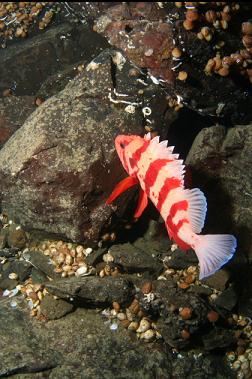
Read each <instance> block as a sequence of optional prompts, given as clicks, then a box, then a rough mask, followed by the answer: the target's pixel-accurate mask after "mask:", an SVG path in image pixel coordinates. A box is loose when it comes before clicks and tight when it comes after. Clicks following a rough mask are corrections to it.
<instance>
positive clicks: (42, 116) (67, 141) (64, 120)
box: [0, 51, 142, 241]
mask: <svg viewBox="0 0 252 379" xmlns="http://www.w3.org/2000/svg"><path fill="white" fill-rule="evenodd" d="M114 57H116V59H114V60H115V61H116V62H117V63H118V66H116V64H115V63H113V62H112V58H113V53H109V52H108V51H106V52H104V53H102V54H101V55H100V56H99V58H97V60H96V62H95V63H94V62H91V64H90V65H89V66H87V68H86V70H85V71H84V72H82V73H81V74H80V75H79V76H77V77H76V78H75V79H73V80H72V81H71V82H70V83H69V84H68V85H67V87H66V88H65V89H64V90H63V91H62V92H60V93H59V94H58V95H56V96H54V97H52V98H50V99H48V100H47V101H46V102H44V103H43V104H42V105H41V106H40V107H39V108H38V109H37V110H36V111H35V112H34V113H33V115H32V116H31V117H30V118H29V119H28V120H27V122H26V123H25V124H24V125H23V126H22V128H20V129H19V130H18V131H17V132H16V134H15V136H13V138H12V139H11V140H9V141H8V142H7V143H6V144H5V146H4V148H3V149H2V150H1V152H0V183H1V184H0V191H1V194H2V196H1V198H2V209H3V210H4V211H6V212H7V213H8V214H9V215H10V216H11V217H12V216H14V219H16V220H20V221H21V223H22V225H23V226H24V227H26V228H27V229H39V230H42V231H45V232H49V233H54V234H58V235H61V236H63V237H64V238H70V239H71V240H74V241H81V240H85V239H89V240H97V238H98V236H99V234H100V232H101V229H102V228H103V227H104V225H105V224H106V222H108V220H109V218H110V216H111V214H112V207H109V206H107V205H106V204H105V200H106V197H107V196H108V194H109V193H110V192H111V191H112V189H113V187H114V185H115V184H116V183H117V182H118V181H119V180H120V179H122V178H123V177H124V176H125V174H124V171H123V168H122V165H121V163H120V161H119V159H118V157H117V154H116V153H115V149H114V139H115V136H116V135H117V134H119V133H126V134H133V133H134V134H140V133H141V132H142V127H141V124H142V112H141V110H140V109H139V108H136V109H135V113H134V114H131V113H128V112H127V111H125V107H126V105H125V104H124V103H123V104H121V103H120V102H119V104H114V102H113V101H110V99H109V96H112V98H113V97H115V98H116V96H115V95H114V94H113V89H115V87H114V85H115V83H114V79H113V75H114V71H116V70H120V69H121V66H122V65H123V64H124V63H125V60H124V59H123V58H122V56H121V55H120V53H114ZM127 83H128V85H127V86H126V85H125V91H127V93H128V94H129V96H128V97H127V101H128V102H129V103H130V102H133V101H135V102H136V101H137V99H138V94H137V90H136V88H135V87H134V85H133V84H132V82H131V79H130V78H128V79H127ZM127 93H126V94H127ZM119 100H120V97H119ZM115 101H117V100H115ZM126 198H127V195H126V197H123V198H122V199H123V200H124V201H122V200H121V204H124V206H126V205H127V202H125V199H126ZM123 208H124V207H123V206H121V212H122V211H123ZM114 209H116V208H115V207H114Z"/></svg>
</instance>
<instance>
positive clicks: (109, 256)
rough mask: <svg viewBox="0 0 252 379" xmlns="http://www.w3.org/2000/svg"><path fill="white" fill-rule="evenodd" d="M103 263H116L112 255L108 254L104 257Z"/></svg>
mask: <svg viewBox="0 0 252 379" xmlns="http://www.w3.org/2000/svg"><path fill="white" fill-rule="evenodd" d="M103 261H104V262H106V263H110V262H113V261H114V257H113V255H112V254H111V253H109V252H108V253H107V254H104V255H103Z"/></svg>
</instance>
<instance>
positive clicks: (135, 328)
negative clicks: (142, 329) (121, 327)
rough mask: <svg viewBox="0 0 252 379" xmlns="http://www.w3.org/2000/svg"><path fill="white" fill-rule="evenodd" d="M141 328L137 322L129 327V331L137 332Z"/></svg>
mask: <svg viewBox="0 0 252 379" xmlns="http://www.w3.org/2000/svg"><path fill="white" fill-rule="evenodd" d="M138 328H139V323H138V322H136V321H132V322H131V323H130V324H129V326H128V329H129V330H133V331H136V330H137V329H138Z"/></svg>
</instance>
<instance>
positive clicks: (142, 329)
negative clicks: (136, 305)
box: [136, 318, 151, 333]
mask: <svg viewBox="0 0 252 379" xmlns="http://www.w3.org/2000/svg"><path fill="white" fill-rule="evenodd" d="M150 327H151V324H150V322H149V321H148V320H146V319H145V318H143V319H142V320H141V321H140V324H139V328H138V329H137V330H136V332H137V333H143V332H146V330H148V329H150Z"/></svg>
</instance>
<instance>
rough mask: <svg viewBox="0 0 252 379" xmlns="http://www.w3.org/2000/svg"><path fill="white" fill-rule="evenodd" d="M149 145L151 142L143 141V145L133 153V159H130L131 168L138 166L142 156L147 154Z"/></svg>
mask: <svg viewBox="0 0 252 379" xmlns="http://www.w3.org/2000/svg"><path fill="white" fill-rule="evenodd" d="M149 144H150V143H149V141H143V145H142V146H141V147H139V149H137V150H136V151H135V152H134V153H133V155H132V157H131V158H130V159H129V162H130V165H131V167H135V166H136V165H137V162H138V161H139V160H140V158H141V155H142V154H143V153H144V152H145V150H146V149H147V147H148V146H149Z"/></svg>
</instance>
